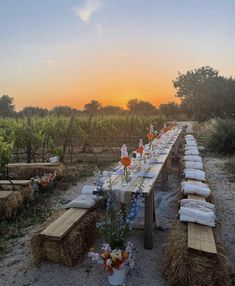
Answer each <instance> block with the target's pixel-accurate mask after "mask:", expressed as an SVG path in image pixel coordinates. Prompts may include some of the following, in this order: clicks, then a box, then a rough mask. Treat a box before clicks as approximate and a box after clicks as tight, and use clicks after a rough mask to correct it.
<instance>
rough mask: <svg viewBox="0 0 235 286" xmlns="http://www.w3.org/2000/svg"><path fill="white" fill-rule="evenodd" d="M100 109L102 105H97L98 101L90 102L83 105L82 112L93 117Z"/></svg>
mask: <svg viewBox="0 0 235 286" xmlns="http://www.w3.org/2000/svg"><path fill="white" fill-rule="evenodd" d="M101 107H102V105H101V103H99V101H97V100H92V101H91V102H89V103H87V104H85V105H84V112H85V113H88V114H89V115H95V114H97V113H98V112H99V111H100V109H101Z"/></svg>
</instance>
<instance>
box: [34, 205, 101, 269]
mask: <svg viewBox="0 0 235 286" xmlns="http://www.w3.org/2000/svg"><path fill="white" fill-rule="evenodd" d="M96 221H97V212H96V211H95V210H94V209H90V210H89V209H79V208H70V209H69V210H67V211H65V212H64V213H63V214H62V215H61V216H59V217H58V218H57V219H56V220H55V221H54V222H52V223H50V222H49V223H48V222H47V223H46V225H47V227H46V228H45V224H43V225H42V226H41V227H40V228H39V230H38V231H37V232H36V233H35V234H34V235H33V236H32V238H31V253H32V257H33V264H34V265H38V264H40V263H41V262H42V261H43V260H45V261H49V262H54V263H62V264H64V265H66V266H73V265H75V264H77V263H78V262H80V261H81V260H82V257H83V254H84V253H85V252H86V251H87V250H88V249H89V248H90V247H91V246H92V244H93V243H94V241H95V239H96V236H97V230H96Z"/></svg>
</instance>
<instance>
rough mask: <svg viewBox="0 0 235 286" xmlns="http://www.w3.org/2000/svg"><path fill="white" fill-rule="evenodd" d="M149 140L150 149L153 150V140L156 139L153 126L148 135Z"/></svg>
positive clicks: (151, 125)
mask: <svg viewBox="0 0 235 286" xmlns="http://www.w3.org/2000/svg"><path fill="white" fill-rule="evenodd" d="M147 138H148V140H149V147H150V148H151V146H152V141H153V139H154V129H153V124H150V128H149V133H148V134H147Z"/></svg>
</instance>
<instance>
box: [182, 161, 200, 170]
mask: <svg viewBox="0 0 235 286" xmlns="http://www.w3.org/2000/svg"><path fill="white" fill-rule="evenodd" d="M184 167H185V169H197V170H203V164H202V162H190V161H186V162H185V163H184Z"/></svg>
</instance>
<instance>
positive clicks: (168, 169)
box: [167, 154, 171, 174]
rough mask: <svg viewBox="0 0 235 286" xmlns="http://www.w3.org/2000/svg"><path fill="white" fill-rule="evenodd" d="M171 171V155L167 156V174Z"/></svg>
mask: <svg viewBox="0 0 235 286" xmlns="http://www.w3.org/2000/svg"><path fill="white" fill-rule="evenodd" d="M170 171H171V154H169V156H168V158H167V173H168V174H169V173H170Z"/></svg>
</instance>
